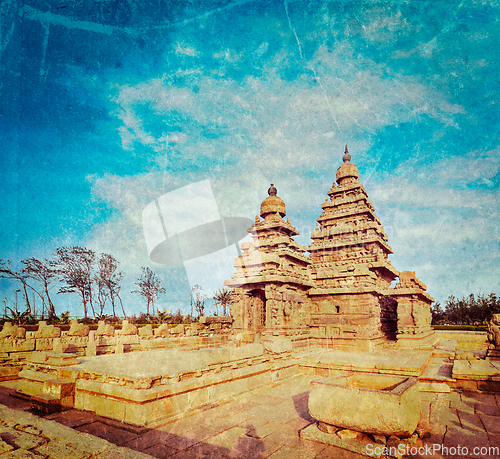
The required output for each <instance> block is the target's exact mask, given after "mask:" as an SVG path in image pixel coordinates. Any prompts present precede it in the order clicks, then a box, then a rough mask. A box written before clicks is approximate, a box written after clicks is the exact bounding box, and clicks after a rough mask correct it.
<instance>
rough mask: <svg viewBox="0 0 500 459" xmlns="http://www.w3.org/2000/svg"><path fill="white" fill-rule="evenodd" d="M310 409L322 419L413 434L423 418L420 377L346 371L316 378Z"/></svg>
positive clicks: (383, 432) (379, 431)
mask: <svg viewBox="0 0 500 459" xmlns="http://www.w3.org/2000/svg"><path fill="white" fill-rule="evenodd" d="M309 412H310V414H311V416H313V417H314V418H316V419H317V420H319V421H322V422H325V423H327V424H331V425H335V426H339V427H343V428H346V429H350V430H355V431H359V432H366V433H372V434H380V435H391V434H395V435H410V434H413V432H414V431H415V428H416V427H417V424H418V421H419V420H420V393H419V390H418V380H417V379H416V378H413V377H404V376H395V375H381V374H375V373H356V374H352V375H349V374H347V373H342V374H338V375H334V376H330V377H328V378H325V379H321V380H317V381H312V382H311V393H310V396H309Z"/></svg>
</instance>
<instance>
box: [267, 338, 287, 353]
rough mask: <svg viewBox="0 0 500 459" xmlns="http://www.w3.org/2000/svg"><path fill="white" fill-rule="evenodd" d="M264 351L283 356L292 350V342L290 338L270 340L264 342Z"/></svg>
mask: <svg viewBox="0 0 500 459" xmlns="http://www.w3.org/2000/svg"><path fill="white" fill-rule="evenodd" d="M264 349H265V350H266V351H267V352H271V353H272V354H282V353H284V352H290V351H291V350H292V340H291V339H289V338H270V339H266V340H265V341H264Z"/></svg>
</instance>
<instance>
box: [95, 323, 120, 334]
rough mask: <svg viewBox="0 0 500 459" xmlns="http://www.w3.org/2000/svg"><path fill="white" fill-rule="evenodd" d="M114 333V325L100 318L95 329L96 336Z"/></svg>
mask: <svg viewBox="0 0 500 459" xmlns="http://www.w3.org/2000/svg"><path fill="white" fill-rule="evenodd" d="M114 334H115V327H113V325H111V324H107V323H106V321H105V320H100V321H99V324H98V327H97V330H96V331H95V335H96V336H113V335H114Z"/></svg>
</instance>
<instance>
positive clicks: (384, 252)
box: [225, 146, 434, 351]
mask: <svg viewBox="0 0 500 459" xmlns="http://www.w3.org/2000/svg"><path fill="white" fill-rule="evenodd" d="M342 159H343V164H342V165H341V166H340V167H339V168H338V169H337V173H336V180H335V182H334V183H333V186H332V188H331V189H330V190H328V191H327V198H326V199H325V202H324V203H323V204H322V212H321V214H320V215H319V217H318V218H317V222H318V223H317V225H316V229H315V230H314V231H313V233H312V234H311V239H312V241H311V244H310V245H309V247H308V248H306V247H303V246H301V245H300V244H298V243H297V242H296V241H295V240H294V239H293V236H296V235H298V234H299V233H298V231H297V230H296V228H294V227H293V226H292V224H291V223H290V219H289V218H287V219H286V220H285V217H286V210H285V203H284V202H283V200H282V199H281V198H279V197H278V196H277V190H276V188H275V187H274V185H272V184H271V187H270V188H269V190H268V194H269V196H268V197H267V198H266V199H265V200H264V201H263V202H262V204H261V207H260V217H259V216H257V217H255V223H254V224H253V226H252V227H251V228H249V229H248V232H249V233H250V234H251V235H252V237H253V240H254V242H253V243H244V244H242V247H241V248H242V253H241V255H240V256H239V257H238V258H237V259H236V261H235V263H234V267H235V268H236V272H235V273H234V274H233V275H232V276H231V279H229V280H227V281H226V282H225V285H226V286H228V287H231V288H232V289H233V292H234V296H235V300H236V301H235V303H234V304H233V305H232V307H231V315H232V317H233V319H234V323H233V330H234V331H235V332H238V331H239V332H241V333H242V335H243V337H244V340H248V341H249V342H251V341H253V339H254V336H255V334H256V333H260V334H261V335H264V336H267V335H274V336H276V335H279V336H287V337H289V338H291V339H292V340H293V341H294V347H296V348H299V347H302V346H301V342H302V343H303V345H304V346H305V345H306V344H305V343H306V342H307V343H308V345H309V344H310V341H311V339H314V341H315V342H316V343H315V344H318V345H320V346H321V347H333V348H335V349H340V350H356V351H373V350H375V349H377V348H378V347H380V346H383V345H387V344H390V343H397V345H400V346H403V347H406V348H408V347H415V346H418V345H428V344H430V343H431V342H432V341H433V339H434V338H433V330H432V328H431V312H430V305H431V304H432V302H433V301H434V300H433V298H432V297H431V296H430V295H429V294H428V293H427V292H426V286H425V285H424V283H423V282H421V281H420V280H418V279H417V278H416V277H415V273H414V272H411V271H401V272H399V271H398V270H397V269H396V268H395V267H394V266H392V264H391V262H390V261H389V260H388V256H389V255H390V254H392V250H391V247H390V246H389V244H388V237H387V234H386V233H385V231H384V228H383V227H382V224H381V223H380V220H379V219H378V217H377V216H376V215H375V209H374V207H373V205H372V203H371V202H370V201H369V199H368V194H367V192H366V190H365V188H364V187H363V185H362V184H361V183H360V182H359V172H358V168H357V167H356V166H355V165H354V164H353V163H351V155H350V154H349V152H348V150H347V146H346V148H345V154H344V156H343V158H342ZM308 252H309V253H310V256H308V255H307V253H308ZM396 279H397V280H398V282H397V283H396V284H395V286H394V287H391V285H392V283H393V281H394V280H396Z"/></svg>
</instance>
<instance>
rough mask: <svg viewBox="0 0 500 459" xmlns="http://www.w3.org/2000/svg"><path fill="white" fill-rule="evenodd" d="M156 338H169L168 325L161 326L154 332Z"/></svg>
mask: <svg viewBox="0 0 500 459" xmlns="http://www.w3.org/2000/svg"><path fill="white" fill-rule="evenodd" d="M154 333H155V335H156V336H168V335H169V331H168V324H161V325H160V326H159V327H158V328H156V329H155V330H154Z"/></svg>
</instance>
